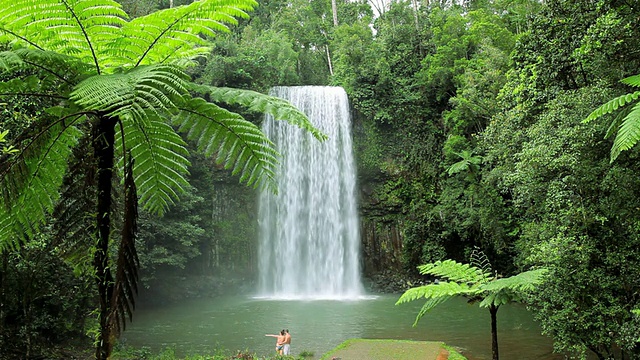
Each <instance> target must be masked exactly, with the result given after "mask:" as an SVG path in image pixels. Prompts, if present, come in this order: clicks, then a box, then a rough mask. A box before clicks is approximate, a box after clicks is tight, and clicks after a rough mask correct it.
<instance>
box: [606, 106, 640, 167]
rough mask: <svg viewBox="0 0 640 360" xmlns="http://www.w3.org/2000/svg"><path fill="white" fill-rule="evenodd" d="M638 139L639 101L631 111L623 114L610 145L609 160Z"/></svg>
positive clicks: (639, 133) (639, 138)
mask: <svg viewBox="0 0 640 360" xmlns="http://www.w3.org/2000/svg"><path fill="white" fill-rule="evenodd" d="M638 140H640V103H637V104H636V105H635V106H634V107H633V108H632V109H631V112H629V113H628V114H627V116H625V118H624V120H623V121H622V125H620V128H619V129H618V134H617V135H616V138H615V140H614V141H613V146H612V147H611V162H613V161H615V159H616V158H617V157H618V155H620V153H621V152H622V151H624V150H629V149H631V148H632V147H633V146H634V145H635V144H636V143H637V142H638Z"/></svg>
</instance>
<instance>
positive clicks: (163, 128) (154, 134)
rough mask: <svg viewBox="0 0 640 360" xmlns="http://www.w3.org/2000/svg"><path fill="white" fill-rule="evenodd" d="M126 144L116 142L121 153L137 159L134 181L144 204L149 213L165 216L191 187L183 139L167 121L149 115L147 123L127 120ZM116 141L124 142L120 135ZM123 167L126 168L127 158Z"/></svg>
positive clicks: (121, 159)
mask: <svg viewBox="0 0 640 360" xmlns="http://www.w3.org/2000/svg"><path fill="white" fill-rule="evenodd" d="M122 123H123V131H124V142H125V143H124V144H122V141H117V142H116V145H117V147H116V149H117V151H118V153H120V154H123V153H124V152H125V150H126V151H129V152H130V153H131V156H132V157H133V158H134V159H135V162H134V166H133V178H134V181H135V184H136V187H137V191H138V195H139V196H140V203H141V204H142V206H143V207H144V208H146V209H147V210H149V211H151V212H154V213H157V214H163V213H164V211H166V210H167V209H168V208H169V206H170V205H171V204H173V203H174V202H175V201H176V200H178V199H179V195H180V194H181V193H182V192H184V189H185V188H186V187H188V186H189V183H188V182H187V180H186V178H185V176H186V175H187V174H188V169H187V167H188V166H189V165H190V163H189V160H187V158H186V157H187V156H188V152H187V149H186V147H185V146H186V144H185V142H184V141H183V140H182V138H181V137H180V136H179V135H178V134H177V133H176V132H175V131H174V130H173V128H172V127H171V126H169V125H168V124H166V123H165V122H164V121H163V120H161V119H158V118H155V117H154V114H153V113H147V117H146V118H145V121H144V122H141V121H135V120H133V119H125V120H123V122H122ZM118 131H119V130H118ZM116 139H121V134H120V132H118V134H117V136H116ZM119 167H120V168H123V167H124V163H123V158H122V157H121V158H120V162H119Z"/></svg>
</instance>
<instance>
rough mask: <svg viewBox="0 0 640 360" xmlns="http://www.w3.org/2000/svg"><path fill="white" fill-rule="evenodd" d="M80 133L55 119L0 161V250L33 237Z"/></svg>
mask: <svg viewBox="0 0 640 360" xmlns="http://www.w3.org/2000/svg"><path fill="white" fill-rule="evenodd" d="M81 135H82V134H81V132H80V131H79V130H78V129H76V128H75V127H74V126H66V127H65V126H63V125H62V124H61V123H60V122H55V123H53V124H52V125H50V126H49V127H47V128H45V129H44V130H43V131H41V132H40V133H39V134H38V135H37V136H35V138H34V140H33V141H32V142H31V143H29V145H28V146H26V147H25V148H22V149H20V154H19V155H18V156H17V157H5V158H4V159H3V161H2V162H1V163H0V189H1V190H0V191H2V197H1V198H0V252H2V251H4V250H6V249H8V248H15V247H16V246H17V245H18V244H19V242H20V241H25V240H27V239H29V238H32V237H34V236H35V234H36V232H37V231H38V229H39V228H40V226H42V224H44V222H45V221H46V219H47V216H48V215H49V214H50V213H51V211H52V210H53V208H54V205H55V202H56V201H57V200H58V198H59V193H58V188H59V186H60V184H61V183H62V180H63V177H64V174H65V170H66V168H67V162H68V157H69V156H70V155H71V150H72V148H73V146H75V144H76V143H77V141H78V139H79V138H80V136H81Z"/></svg>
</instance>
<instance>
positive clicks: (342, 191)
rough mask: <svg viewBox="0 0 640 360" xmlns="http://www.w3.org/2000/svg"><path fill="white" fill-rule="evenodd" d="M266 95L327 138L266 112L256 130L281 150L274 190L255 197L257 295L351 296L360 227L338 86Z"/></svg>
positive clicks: (355, 288) (357, 291)
mask: <svg viewBox="0 0 640 360" xmlns="http://www.w3.org/2000/svg"><path fill="white" fill-rule="evenodd" d="M271 94H272V95H275V96H277V97H280V98H283V99H286V100H288V101H289V102H291V103H292V104H293V105H294V106H296V107H297V108H298V109H300V110H301V111H303V112H304V113H305V114H306V115H307V117H308V118H309V120H310V121H311V123H312V124H313V125H314V126H315V127H316V128H318V129H319V130H320V131H322V132H323V133H324V134H326V135H327V136H328V139H327V140H326V141H323V142H321V141H319V140H317V139H315V138H314V137H313V136H312V135H311V133H310V132H308V131H306V130H303V129H300V128H298V127H296V126H293V125H291V124H289V123H286V122H282V121H276V120H274V119H273V118H272V117H269V116H267V117H266V118H265V121H264V123H263V126H262V129H263V131H264V133H265V134H266V135H267V137H269V139H271V140H272V141H273V142H274V143H275V144H276V148H277V150H278V152H279V153H280V155H281V158H280V161H281V163H280V165H281V166H280V168H279V169H278V172H277V174H276V179H277V185H278V193H277V194H273V193H271V192H269V191H264V192H262V193H261V195H260V199H259V227H260V241H259V255H258V256H259V272H260V275H259V280H258V294H257V296H258V297H260V298H268V299H289V300H295V299H298V300H301V299H302V300H310V299H311V300H327V299H332V300H357V299H361V298H362V297H363V296H364V291H363V287H362V284H361V280H360V256H359V252H360V248H359V244H360V233H359V229H360V225H359V221H358V210H357V204H356V165H355V161H354V157H353V150H352V140H351V118H350V111H349V101H348V98H347V94H346V93H345V91H344V90H343V89H342V88H340V87H328V86H295V87H276V88H274V89H272V92H271Z"/></svg>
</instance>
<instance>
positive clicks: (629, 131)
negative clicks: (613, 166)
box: [582, 74, 640, 162]
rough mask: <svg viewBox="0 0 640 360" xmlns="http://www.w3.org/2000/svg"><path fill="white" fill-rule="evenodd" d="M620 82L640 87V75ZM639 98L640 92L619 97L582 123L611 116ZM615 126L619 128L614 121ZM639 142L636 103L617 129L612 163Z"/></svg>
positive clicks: (639, 110)
mask: <svg viewBox="0 0 640 360" xmlns="http://www.w3.org/2000/svg"><path fill="white" fill-rule="evenodd" d="M620 82H622V83H623V84H627V85H629V86H633V87H640V74H639V75H634V76H630V77H627V78H624V79H622V80H621V81H620ZM638 98H640V91H634V92H631V93H628V94H625V95H621V96H618V97H616V98H614V99H612V100H609V101H607V102H606V103H605V104H604V105H601V106H600V107H598V108H597V109H595V110H594V111H593V112H592V113H591V114H589V116H587V118H586V119H584V120H583V121H582V122H583V123H588V122H590V121H593V120H595V119H597V118H599V117H601V116H604V115H606V114H610V113H612V112H614V111H616V110H618V109H619V108H621V107H623V106H626V105H628V104H630V103H632V102H636V101H637V100H638ZM614 125H616V126H617V121H614ZM638 140H640V103H636V105H635V106H634V107H633V108H632V109H631V111H630V112H629V113H628V114H626V116H625V117H624V119H623V120H622V123H621V125H620V126H619V128H617V135H616V138H615V140H614V142H613V146H612V147H611V162H613V161H615V159H616V158H617V157H618V156H619V155H620V153H621V152H622V151H625V150H629V149H631V148H632V147H633V146H634V145H635V144H636V143H638Z"/></svg>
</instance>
